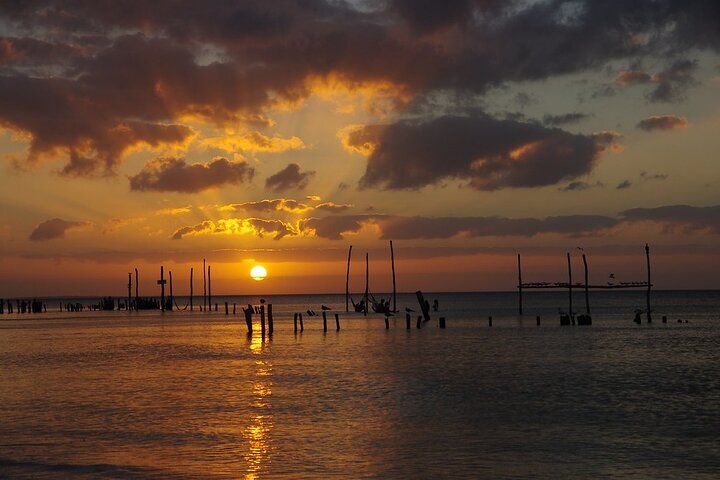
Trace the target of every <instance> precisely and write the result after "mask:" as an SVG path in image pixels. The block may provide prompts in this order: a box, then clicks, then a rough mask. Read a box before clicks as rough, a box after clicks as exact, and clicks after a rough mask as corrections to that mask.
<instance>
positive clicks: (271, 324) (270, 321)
mask: <svg viewBox="0 0 720 480" xmlns="http://www.w3.org/2000/svg"><path fill="white" fill-rule="evenodd" d="M267 314H268V331H269V332H270V335H272V334H273V330H274V328H273V315H272V303H268V308H267Z"/></svg>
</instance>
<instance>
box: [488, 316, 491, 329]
mask: <svg viewBox="0 0 720 480" xmlns="http://www.w3.org/2000/svg"><path fill="white" fill-rule="evenodd" d="M488 327H492V317H488Z"/></svg>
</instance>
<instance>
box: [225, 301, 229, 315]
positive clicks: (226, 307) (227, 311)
mask: <svg viewBox="0 0 720 480" xmlns="http://www.w3.org/2000/svg"><path fill="white" fill-rule="evenodd" d="M225 315H230V309H229V308H228V302H225Z"/></svg>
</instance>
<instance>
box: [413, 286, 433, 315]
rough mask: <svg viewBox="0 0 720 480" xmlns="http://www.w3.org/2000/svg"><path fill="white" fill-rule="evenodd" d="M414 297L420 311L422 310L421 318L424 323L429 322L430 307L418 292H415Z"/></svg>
mask: <svg viewBox="0 0 720 480" xmlns="http://www.w3.org/2000/svg"><path fill="white" fill-rule="evenodd" d="M415 296H416V297H417V299H418V303H419V304H420V310H422V314H423V318H424V319H425V321H426V322H428V321H430V306H429V304H428V302H427V300H425V297H423V294H422V292H421V291H420V290H418V291H417V292H415Z"/></svg>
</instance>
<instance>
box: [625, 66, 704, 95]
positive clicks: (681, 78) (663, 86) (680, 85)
mask: <svg viewBox="0 0 720 480" xmlns="http://www.w3.org/2000/svg"><path fill="white" fill-rule="evenodd" d="M697 67H698V63H697V61H695V60H688V59H685V60H677V61H675V62H673V63H672V64H671V65H670V66H669V67H668V68H666V69H665V70H662V71H660V72H658V73H654V74H651V73H648V72H646V71H644V70H621V71H620V72H619V73H618V75H617V77H615V84H616V85H618V86H622V87H627V86H632V85H654V88H653V89H652V90H650V91H649V92H648V93H647V94H646V98H647V100H648V101H650V102H665V103H667V102H676V101H679V100H682V99H683V97H684V95H685V91H686V90H687V88H688V87H690V86H691V85H694V84H695V83H696V81H695V78H694V77H693V74H694V72H695V70H697Z"/></svg>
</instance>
